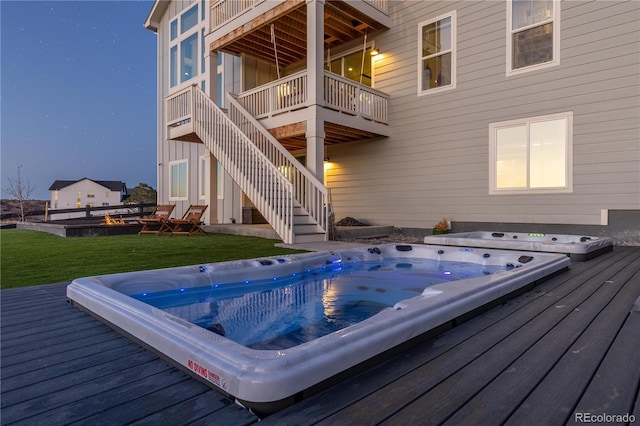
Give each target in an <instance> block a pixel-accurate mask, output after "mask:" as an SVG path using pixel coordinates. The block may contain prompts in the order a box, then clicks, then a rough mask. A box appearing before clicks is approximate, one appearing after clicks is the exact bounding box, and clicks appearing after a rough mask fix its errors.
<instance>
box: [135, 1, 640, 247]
mask: <svg viewBox="0 0 640 426" xmlns="http://www.w3.org/2000/svg"><path fill="white" fill-rule="evenodd" d="M639 15H640V3H638V2H634V1H607V2H593V1H553V0H535V1H524V0H502V1H492V2H486V1H428V0H424V1H400V0H398V1H395V0H350V1H341V0H335V1H329V0H215V1H206V0H200V1H197V0H192V1H188V0H187V1H160V0H159V1H156V2H155V4H154V6H153V8H152V10H151V11H150V13H149V16H148V18H147V21H146V23H145V26H146V27H147V28H148V29H151V30H153V31H155V32H156V33H157V43H158V49H157V51H158V149H157V152H158V154H157V155H158V182H157V186H158V198H159V200H158V202H159V203H172V204H176V206H177V208H176V213H177V215H180V214H181V212H182V211H184V210H185V209H186V208H187V207H188V205H189V204H208V205H209V206H210V209H209V210H208V212H209V217H208V218H207V222H209V223H223V222H230V221H231V220H232V218H238V217H240V216H241V209H242V207H243V206H253V207H255V208H257V209H258V210H259V211H260V213H262V215H263V216H264V217H265V218H266V220H267V221H268V222H269V223H270V224H271V226H273V228H274V229H275V230H276V232H278V234H279V235H280V236H281V238H282V239H283V240H284V241H285V242H303V241H312V240H322V239H325V238H326V235H327V231H328V225H329V224H328V218H327V215H328V210H329V209H328V207H327V206H331V209H332V210H333V211H334V212H335V216H336V217H338V218H340V217H345V216H352V217H355V218H358V219H360V220H364V221H367V222H369V223H371V224H383V225H394V226H396V227H400V228H420V229H426V228H430V227H432V226H433V224H434V223H436V222H437V221H438V220H439V219H440V218H441V217H443V216H446V217H447V218H450V219H453V220H454V221H456V222H465V223H477V224H478V229H481V228H482V224H490V223H491V224H500V223H533V224H550V225H554V224H565V225H567V226H575V227H578V228H576V229H579V227H580V226H589V225H600V224H604V223H606V222H607V220H608V214H607V212H609V211H611V210H617V211H628V210H631V211H638V210H639V209H640V137H639V134H640V120H639V117H640V84H639V76H640V55H639V52H640V37H639V29H638V18H639V17H640V16H639ZM633 232H638V234H639V235H640V231H637V230H636V231H633Z"/></svg>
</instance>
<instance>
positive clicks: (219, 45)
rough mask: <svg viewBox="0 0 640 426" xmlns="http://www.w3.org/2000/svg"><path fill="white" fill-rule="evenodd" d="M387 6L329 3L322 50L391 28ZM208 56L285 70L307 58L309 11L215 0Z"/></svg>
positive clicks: (294, 4) (380, 1) (280, 1)
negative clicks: (253, 60)
mask: <svg viewBox="0 0 640 426" xmlns="http://www.w3.org/2000/svg"><path fill="white" fill-rule="evenodd" d="M387 1H388V0H350V1H337V0H334V1H327V2H326V3H325V6H324V45H325V48H329V49H332V48H334V47H337V46H340V45H342V44H344V43H347V42H349V41H352V40H356V39H358V38H361V37H364V36H365V35H366V34H371V33H372V32H374V31H377V30H381V29H384V28H389V27H390V26H391V19H390V17H389V16H388V14H387ZM210 13H211V15H210V31H209V35H208V36H207V41H208V43H209V49H210V50H211V51H218V50H222V51H225V52H228V53H231V54H234V55H240V54H241V53H246V54H249V55H252V56H255V57H257V58H260V59H263V60H266V61H268V62H271V63H274V62H275V54H274V49H273V44H272V38H271V34H272V25H273V32H274V34H275V36H276V38H277V40H278V61H279V64H280V65H281V66H283V67H286V66H289V65H291V64H295V63H296V62H300V61H302V60H304V59H305V58H306V55H307V52H306V39H307V33H306V32H307V29H306V22H307V7H306V1H305V0H219V1H213V2H212V3H211V11H210Z"/></svg>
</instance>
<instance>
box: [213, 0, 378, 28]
mask: <svg viewBox="0 0 640 426" xmlns="http://www.w3.org/2000/svg"><path fill="white" fill-rule="evenodd" d="M265 1H271V2H272V3H273V5H274V6H276V5H277V4H278V3H279V2H276V1H273V0H219V1H214V2H212V3H211V15H210V20H211V31H213V30H214V29H216V28H218V27H219V26H221V25H222V24H225V23H227V22H229V21H231V20H233V19H234V18H236V17H237V16H240V15H241V14H243V13H244V12H246V11H248V10H249V9H252V8H254V7H255V6H256V5H258V4H260V3H263V2H265ZM362 1H364V2H365V3H369V4H370V5H371V6H373V7H375V8H376V9H378V10H379V11H381V12H383V13H385V14H387V13H388V0H362Z"/></svg>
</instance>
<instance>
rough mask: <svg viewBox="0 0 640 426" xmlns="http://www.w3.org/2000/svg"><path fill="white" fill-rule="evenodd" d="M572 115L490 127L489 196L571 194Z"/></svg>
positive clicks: (519, 121) (568, 113) (520, 120)
mask: <svg viewBox="0 0 640 426" xmlns="http://www.w3.org/2000/svg"><path fill="white" fill-rule="evenodd" d="M572 145H573V113H572V112H567V113H560V114H552V115H545V116H540V117H532V118H524V119H519V120H511V121H504V122H500V123H492V124H490V125H489V161H490V164H489V169H490V178H489V181H490V188H489V193H490V194H521V193H555V192H571V191H572V190H573V186H572V185H573V184H572V182H573V181H572V173H573V167H572V164H573V163H572V151H573V150H572Z"/></svg>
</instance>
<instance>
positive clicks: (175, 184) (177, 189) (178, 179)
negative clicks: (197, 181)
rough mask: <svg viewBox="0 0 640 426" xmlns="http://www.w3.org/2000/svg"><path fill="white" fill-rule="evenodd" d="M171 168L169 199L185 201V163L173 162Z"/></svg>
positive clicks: (184, 161) (181, 161) (182, 161)
mask: <svg viewBox="0 0 640 426" xmlns="http://www.w3.org/2000/svg"><path fill="white" fill-rule="evenodd" d="M170 167H171V197H170V198H171V199H172V200H186V199H187V161H186V160H180V161H173V162H171V163H170Z"/></svg>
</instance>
